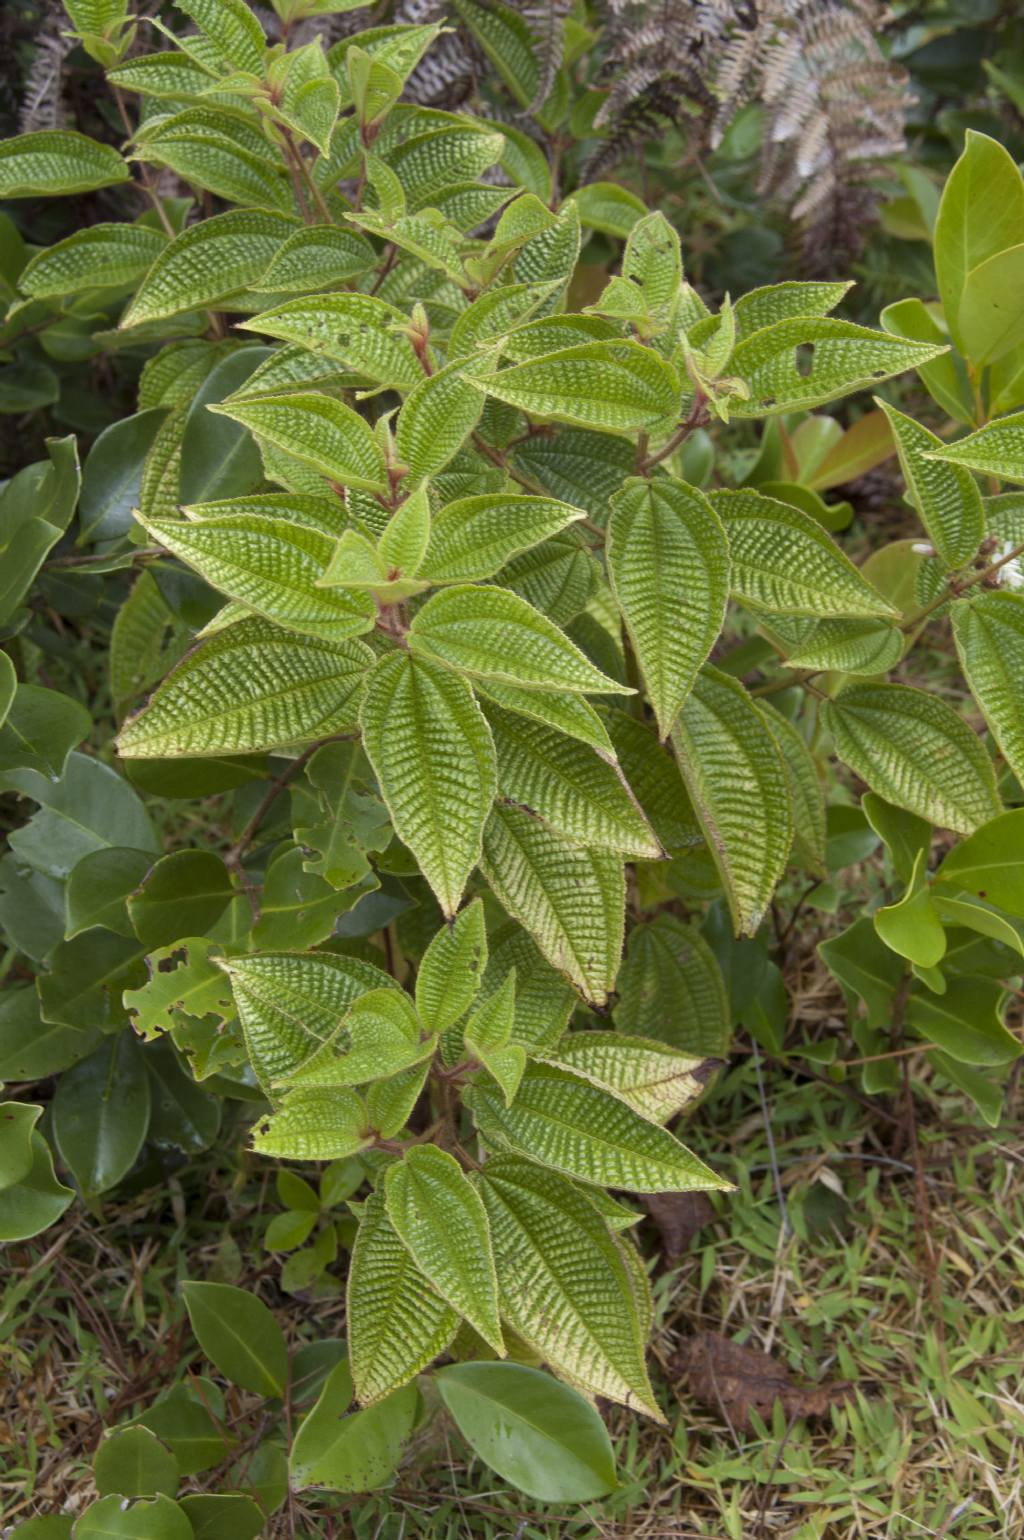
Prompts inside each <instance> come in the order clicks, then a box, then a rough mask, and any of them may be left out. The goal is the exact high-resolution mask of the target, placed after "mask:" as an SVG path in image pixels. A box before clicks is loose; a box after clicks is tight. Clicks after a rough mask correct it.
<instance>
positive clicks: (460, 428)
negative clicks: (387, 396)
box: [395, 364, 484, 481]
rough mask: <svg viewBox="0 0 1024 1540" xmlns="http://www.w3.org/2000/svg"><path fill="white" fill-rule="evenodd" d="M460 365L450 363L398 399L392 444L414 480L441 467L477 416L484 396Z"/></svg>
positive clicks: (450, 456) (452, 453) (431, 474)
mask: <svg viewBox="0 0 1024 1540" xmlns="http://www.w3.org/2000/svg"><path fill="white" fill-rule="evenodd" d="M462 368H463V366H462V365H460V364H452V365H450V366H449V367H448V368H447V369H442V370H441V371H440V372H439V373H438V374H432V375H430V376H429V378H427V379H425V380H421V381H420V383H419V384H418V385H417V386H416V388H415V390H413V391H411V392H410V394H409V395H408V396H407V397H406V399H405V401H403V403H402V409H401V411H400V412H399V414H398V421H397V423H396V425H395V448H396V450H397V451H398V458H399V460H400V461H401V463H402V464H403V465H405V466H408V468H409V472H410V474H411V476H412V477H413V479H414V480H417V481H418V480H420V478H421V477H423V476H433V475H436V473H437V472H438V471H440V470H443V469H444V467H445V466H446V465H447V464H448V462H449V460H450V459H451V458H452V456H453V455H454V454H456V453H457V451H458V450H459V449H461V447H462V445H463V444H464V443H465V441H466V439H467V438H468V436H469V434H470V433H472V431H473V429H474V428H475V427H476V425H477V423H478V422H479V420H480V414H481V412H482V411H483V407H484V398H483V397H482V396H481V394H480V392H479V391H478V390H476V389H474V387H473V386H472V385H471V384H470V383H469V380H468V379H467V378H465V377H464V376H463V374H462V372H461V371H462Z"/></svg>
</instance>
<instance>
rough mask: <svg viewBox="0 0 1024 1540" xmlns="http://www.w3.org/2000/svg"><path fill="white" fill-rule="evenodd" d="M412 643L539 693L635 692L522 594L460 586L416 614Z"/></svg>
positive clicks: (427, 653)
mask: <svg viewBox="0 0 1024 1540" xmlns="http://www.w3.org/2000/svg"><path fill="white" fill-rule="evenodd" d="M409 646H410V648H411V650H412V651H413V653H414V654H418V655H420V656H422V657H426V658H434V659H436V660H437V661H438V662H440V663H444V664H447V666H448V667H449V668H455V669H459V670H461V671H462V672H463V673H467V674H470V675H478V676H479V677H480V678H481V679H483V680H485V681H486V680H489V679H494V680H497V681H498V682H499V683H504V684H511V685H520V686H523V687H524V688H526V689H531V690H558V691H561V690H568V691H572V692H574V693H577V694H581V695H582V694H585V693H587V692H588V691H591V692H594V693H597V694H603V693H609V694H615V695H632V694H633V693H634V692H633V691H632V690H631V689H629V688H627V687H626V686H624V685H620V684H616V683H615V681H614V680H613V679H609V677H608V676H607V674H602V673H601V671H600V669H598V668H595V667H594V665H593V663H591V662H590V660H589V658H587V657H586V656H585V655H584V654H583V653H582V652H581V651H580V649H579V648H578V647H577V646H576V645H575V643H574V642H571V641H570V640H569V638H568V637H567V636H566V635H565V633H564V631H561V630H559V628H558V627H557V626H556V625H553V624H552V622H551V621H550V620H548V618H547V616H546V615H542V614H541V613H540V611H539V610H536V609H534V607H533V605H532V604H528V603H527V602H526V600H525V599H521V598H520V597H519V595H518V594H513V593H510V592H509V591H508V589H505V588H497V587H493V586H491V585H489V584H480V585H478V586H473V585H470V584H464V585H463V584H460V585H458V586H456V587H452V588H445V589H442V590H441V591H440V592H438V593H436V594H433V595H432V596H431V598H430V599H428V600H427V602H426V604H425V605H424V606H423V608H422V609H421V610H419V611H418V612H417V613H416V615H415V616H414V618H413V622H412V625H411V626H410V628H409Z"/></svg>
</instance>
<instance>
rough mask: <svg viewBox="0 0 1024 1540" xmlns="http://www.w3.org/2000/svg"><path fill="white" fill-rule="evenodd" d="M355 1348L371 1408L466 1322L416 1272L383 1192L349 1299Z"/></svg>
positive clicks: (364, 1228)
mask: <svg viewBox="0 0 1024 1540" xmlns="http://www.w3.org/2000/svg"><path fill="white" fill-rule="evenodd" d="M347 1315H348V1342H349V1356H350V1359H351V1364H352V1379H353V1383H354V1384H355V1390H356V1395H357V1396H358V1398H359V1400H360V1401H361V1402H362V1404H363V1405H364V1406H372V1405H373V1403H374V1402H375V1401H380V1400H381V1399H382V1398H383V1397H384V1396H386V1395H389V1394H390V1393H391V1391H393V1390H397V1389H398V1388H399V1386H401V1385H405V1384H407V1383H408V1381H409V1380H411V1379H412V1378H413V1376H414V1375H416V1374H418V1373H419V1372H420V1370H421V1369H425V1368H426V1366H427V1365H428V1364H429V1363H431V1362H432V1361H433V1360H434V1359H435V1358H436V1357H437V1356H438V1354H439V1353H443V1352H444V1350H445V1348H446V1347H447V1346H448V1344H449V1343H450V1342H451V1340H452V1338H453V1337H454V1335H455V1332H456V1329H457V1327H458V1321H459V1318H458V1316H457V1315H456V1313H455V1311H454V1310H453V1309H452V1308H451V1306H450V1305H448V1304H447V1303H446V1302H445V1300H444V1299H442V1297H441V1295H440V1294H439V1293H438V1292H437V1290H436V1289H435V1288H434V1286H433V1284H431V1283H430V1281H429V1280H428V1279H427V1278H426V1276H425V1275H424V1274H423V1273H422V1272H421V1271H420V1269H419V1268H418V1267H417V1265H416V1262H415V1261H414V1259H413V1256H412V1253H411V1252H410V1251H409V1250H408V1248H407V1247H406V1246H404V1245H403V1243H402V1241H401V1239H400V1238H399V1236H398V1233H397V1231H396V1230H395V1228H394V1225H393V1224H392V1223H391V1220H390V1219H389V1218H388V1215H387V1211H386V1209H385V1205H384V1194H383V1193H381V1192H376V1193H374V1194H372V1195H371V1197H370V1198H369V1199H368V1200H367V1202H366V1205H365V1207H364V1209H363V1212H362V1215H361V1217H360V1220H359V1230H358V1233H357V1235H356V1243H355V1246H354V1247H353V1250H352V1263H351V1266H350V1268H349V1274H348V1293H347Z"/></svg>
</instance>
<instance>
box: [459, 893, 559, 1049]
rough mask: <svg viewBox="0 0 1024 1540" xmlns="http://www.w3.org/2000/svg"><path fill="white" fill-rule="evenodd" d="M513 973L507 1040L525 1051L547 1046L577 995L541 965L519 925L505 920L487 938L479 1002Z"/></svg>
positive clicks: (546, 965) (500, 987)
mask: <svg viewBox="0 0 1024 1540" xmlns="http://www.w3.org/2000/svg"><path fill="white" fill-rule="evenodd" d="M513 971H514V972H515V983H516V991H515V996H516V997H515V1012H514V1014H513V1020H512V1038H511V1040H512V1042H514V1043H522V1044H523V1045H524V1046H525V1047H527V1048H543V1047H549V1046H550V1045H551V1044H552V1043H556V1042H557V1041H558V1039H559V1038H560V1037H561V1035H562V1033H563V1032H564V1031H565V1029H566V1027H567V1026H568V1024H569V1017H570V1016H571V1015H572V1013H573V1011H574V1010H575V1008H576V1002H577V996H576V994H575V992H574V991H573V990H572V989H570V987H569V985H568V984H567V983H566V982H565V980H564V979H563V978H561V977H560V976H559V975H558V973H556V971H555V969H554V968H553V967H552V966H551V964H550V963H548V962H545V960H544V958H543V957H542V956H541V954H540V951H539V950H538V947H537V943H536V942H535V941H534V940H533V938H532V937H531V936H529V935H528V934H527V932H526V931H525V930H523V928H522V926H520V925H517V924H516V923H515V922H514V921H509V922H508V923H506V924H505V925H503V926H502V927H501V928H500V929H499V930H498V931H496V932H495V934H494V935H493V936H492V938H491V953H490V958H489V961H488V964H487V968H486V970H485V972H484V979H483V984H482V985H481V988H480V999H481V1000H482V1001H484V1000H490V999H492V998H493V997H494V996H495V995H497V994H500V993H501V991H502V990H503V989H504V988H505V981H506V979H507V978H508V977H509V975H510V974H511V973H512V972H513Z"/></svg>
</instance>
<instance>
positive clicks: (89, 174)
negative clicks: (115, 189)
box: [0, 128, 131, 198]
mask: <svg viewBox="0 0 1024 1540" xmlns="http://www.w3.org/2000/svg"><path fill="white" fill-rule="evenodd" d="M130 176H131V172H130V171H129V169H128V166H127V165H126V164H125V162H124V161H123V160H122V159H121V157H120V155H118V153H117V151H116V150H115V149H113V148H112V147H111V146H110V145H109V144H100V143H99V142H98V141H97V140H95V139H89V138H87V137H86V135H85V134H79V133H75V132H74V131H73V130H71V129H56V128H44V129H40V130H38V132H36V133H33V134H18V135H17V136H16V137H15V138H13V139H4V140H3V141H2V142H0V198H37V197H45V198H54V197H66V196H68V195H69V194H71V193H83V192H92V191H93V190H94V189H95V188H97V187H111V186H113V185H114V184H115V183H117V182H127V181H128V180H129V178H130Z"/></svg>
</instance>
